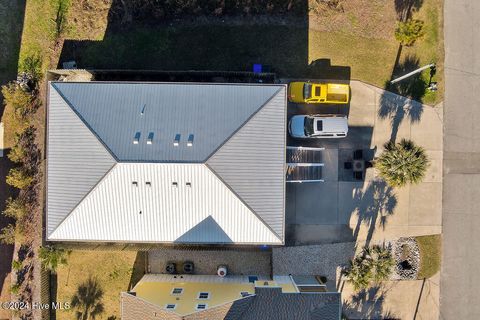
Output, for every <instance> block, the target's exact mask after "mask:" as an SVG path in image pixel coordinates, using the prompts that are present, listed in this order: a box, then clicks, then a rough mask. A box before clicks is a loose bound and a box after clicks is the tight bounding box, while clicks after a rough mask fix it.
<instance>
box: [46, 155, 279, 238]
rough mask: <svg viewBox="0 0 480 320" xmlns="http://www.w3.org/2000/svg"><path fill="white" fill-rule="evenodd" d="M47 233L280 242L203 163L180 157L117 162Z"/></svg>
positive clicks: (95, 236) (70, 236)
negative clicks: (172, 161)
mask: <svg viewBox="0 0 480 320" xmlns="http://www.w3.org/2000/svg"><path fill="white" fill-rule="evenodd" d="M134 182H136V184H134ZM147 182H149V183H150V185H147ZM174 183H176V186H175V185H174ZM187 183H190V186H188V185H187ZM49 239H51V240H76V241H85V240H91V239H95V240H101V241H135V242H179V243H205V242H207V243H266V244H280V243H282V240H281V239H279V238H278V236H277V235H276V234H275V233H274V232H273V231H271V230H270V228H268V226H266V225H265V223H264V222H263V221H262V220H261V219H259V217H258V216H257V215H256V214H255V213H254V212H252V211H251V210H250V209H249V208H248V207H247V206H246V205H245V204H244V203H243V202H242V201H241V200H240V199H239V198H238V197H237V196H236V195H235V194H234V193H233V192H232V191H231V190H230V189H229V188H228V187H227V186H226V185H225V184H224V183H223V182H222V181H221V180H220V179H219V178H218V177H217V176H216V175H215V174H214V173H213V172H212V171H211V170H210V169H209V168H208V167H207V166H206V165H204V164H179V163H175V164H170V163H118V164H116V165H115V167H114V168H113V169H112V170H111V171H110V172H109V173H108V174H107V175H106V176H105V178H104V179H103V180H102V181H101V182H100V183H99V184H98V185H97V186H96V187H95V188H94V189H93V190H92V191H91V192H90V193H89V194H88V196H87V197H86V198H85V199H84V200H83V201H82V202H81V203H80V204H79V205H78V206H77V207H76V208H75V209H74V210H73V211H72V212H71V213H70V215H69V216H68V217H67V218H66V219H65V220H64V221H63V223H62V224H60V225H59V226H58V228H57V229H56V230H55V231H53V232H52V233H51V235H50V237H49Z"/></svg>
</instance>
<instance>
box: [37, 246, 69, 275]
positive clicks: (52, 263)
mask: <svg viewBox="0 0 480 320" xmlns="http://www.w3.org/2000/svg"><path fill="white" fill-rule="evenodd" d="M69 255H70V250H65V249H62V248H55V247H50V246H46V247H40V250H39V252H38V256H39V257H40V260H41V261H42V267H43V268H44V269H45V270H48V271H50V272H52V273H56V271H57V268H58V267H59V266H62V265H67V263H68V260H67V258H68V256H69Z"/></svg>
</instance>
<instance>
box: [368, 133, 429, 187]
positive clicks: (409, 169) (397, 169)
mask: <svg viewBox="0 0 480 320" xmlns="http://www.w3.org/2000/svg"><path fill="white" fill-rule="evenodd" d="M428 166H429V160H428V158H427V155H426V153H425V150H424V149H423V148H422V147H420V146H417V145H415V144H414V143H413V141H411V140H406V139H402V141H400V143H397V144H395V143H393V142H388V143H387V144H385V151H384V152H383V153H382V154H381V155H380V157H379V158H378V159H377V160H376V161H375V167H376V168H377V169H378V170H379V172H380V175H381V176H382V177H383V178H384V179H385V180H386V181H387V183H388V184H389V185H390V186H392V187H402V186H404V185H406V184H407V183H415V184H416V183H419V182H421V181H422V179H423V177H424V176H425V172H426V170H427V168H428Z"/></svg>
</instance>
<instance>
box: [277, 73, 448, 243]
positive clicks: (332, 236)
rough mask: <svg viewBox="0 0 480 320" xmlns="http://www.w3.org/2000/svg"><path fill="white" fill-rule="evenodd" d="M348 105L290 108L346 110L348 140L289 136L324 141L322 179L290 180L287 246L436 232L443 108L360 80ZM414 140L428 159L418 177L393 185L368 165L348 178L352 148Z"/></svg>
mask: <svg viewBox="0 0 480 320" xmlns="http://www.w3.org/2000/svg"><path fill="white" fill-rule="evenodd" d="M350 85H351V91H352V95H351V96H352V100H351V103H350V105H349V107H348V108H346V107H345V106H312V105H310V106H303V105H291V106H289V115H290V116H291V115H293V114H319V113H344V114H348V116H349V126H350V131H349V134H348V137H347V138H345V139H338V140H335V139H328V140H325V139H309V140H308V141H307V140H305V141H302V140H294V139H291V138H290V139H289V141H288V144H289V145H303V146H316V147H324V148H325V151H324V163H325V167H324V180H325V182H323V183H305V184H293V183H291V184H287V201H286V224H287V238H288V243H289V244H296V245H302V244H314V243H328V242H343V241H367V242H368V241H378V240H379V241H381V240H384V239H391V238H396V237H400V236H417V235H428V234H437V233H441V223H442V217H441V212H442V180H441V179H442V148H443V145H442V127H443V122H442V112H443V111H442V106H441V105H439V106H436V107H431V106H427V105H422V104H420V103H418V102H415V101H412V100H409V99H407V98H404V97H401V96H398V95H396V94H393V93H390V92H386V91H384V90H382V89H379V88H376V87H373V86H370V85H367V84H364V83H362V82H359V81H352V82H351V83H350ZM392 137H393V138H395V139H396V141H400V140H401V139H402V138H406V139H412V140H413V141H414V142H415V143H417V144H418V145H420V146H422V147H423V148H425V149H426V151H427V154H428V156H429V159H430V167H429V168H428V171H427V174H426V177H425V179H424V180H423V182H422V183H420V184H418V185H414V186H406V187H403V188H395V189H393V188H390V187H389V186H387V185H386V184H385V183H384V182H383V181H382V180H381V179H380V178H379V176H378V173H377V172H376V171H375V169H373V168H369V169H367V170H366V173H365V177H364V180H363V181H354V180H353V179H348V178H345V175H344V174H343V173H342V170H343V162H342V161H343V160H342V159H343V158H344V157H345V155H346V154H347V155H348V154H349V153H352V152H353V151H354V150H356V149H363V150H364V153H365V150H366V151H370V152H371V153H372V155H373V154H375V155H378V154H380V153H381V152H382V150H383V145H384V143H385V142H387V141H389V140H390V139H391V138H392Z"/></svg>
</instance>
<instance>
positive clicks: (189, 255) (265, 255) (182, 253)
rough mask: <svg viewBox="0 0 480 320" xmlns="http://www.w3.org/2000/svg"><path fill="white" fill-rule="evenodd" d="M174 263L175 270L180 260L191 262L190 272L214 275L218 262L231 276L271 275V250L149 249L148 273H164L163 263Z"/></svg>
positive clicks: (178, 267) (164, 264)
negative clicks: (175, 264)
mask: <svg viewBox="0 0 480 320" xmlns="http://www.w3.org/2000/svg"><path fill="white" fill-rule="evenodd" d="M171 261H173V262H176V263H177V270H179V269H180V268H181V267H182V262H184V261H192V262H193V263H194V265H195V271H194V274H216V273H217V267H218V266H219V265H227V267H228V273H229V274H231V275H262V276H270V274H271V251H270V250H266V251H255V250H242V249H226V248H222V249H218V250H215V249H212V250H207V249H190V248H189V249H173V248H164V249H159V250H153V251H149V253H148V264H149V267H150V270H149V272H150V273H166V272H165V266H166V264H167V262H171Z"/></svg>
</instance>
